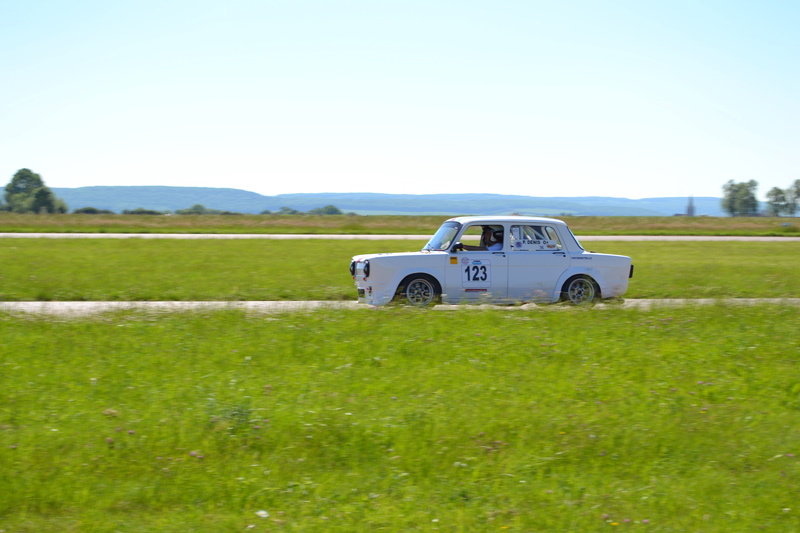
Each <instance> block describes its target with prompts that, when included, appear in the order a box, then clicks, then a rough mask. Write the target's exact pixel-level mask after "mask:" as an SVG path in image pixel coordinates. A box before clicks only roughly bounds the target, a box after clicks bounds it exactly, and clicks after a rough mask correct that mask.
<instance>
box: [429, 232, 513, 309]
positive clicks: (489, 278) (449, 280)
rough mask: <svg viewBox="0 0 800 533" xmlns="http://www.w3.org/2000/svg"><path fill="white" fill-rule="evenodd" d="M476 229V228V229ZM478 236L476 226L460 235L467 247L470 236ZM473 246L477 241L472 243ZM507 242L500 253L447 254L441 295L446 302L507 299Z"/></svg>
mask: <svg viewBox="0 0 800 533" xmlns="http://www.w3.org/2000/svg"><path fill="white" fill-rule="evenodd" d="M476 228H477V229H476ZM475 233H478V235H479V234H480V227H475V226H473V227H472V228H467V229H465V230H464V232H463V233H462V239H464V241H463V242H464V244H467V245H468V247H469V245H470V244H469V243H470V241H469V239H470V236H471V235H473V236H474V234H475ZM475 244H477V241H475ZM507 249H508V239H503V241H502V248H501V249H500V250H493V251H490V250H469V249H467V250H463V251H459V252H453V253H451V254H450V264H449V265H448V267H447V270H446V276H445V285H446V286H445V287H444V294H445V297H446V299H447V300H448V301H457V302H458V301H467V302H476V301H484V300H485V301H487V302H491V301H503V300H505V299H506V298H507V296H508V254H507V253H506V250H507Z"/></svg>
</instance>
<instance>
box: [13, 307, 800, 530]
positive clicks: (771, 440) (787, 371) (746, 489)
mask: <svg viewBox="0 0 800 533" xmlns="http://www.w3.org/2000/svg"><path fill="white" fill-rule="evenodd" d="M799 315H800V312H799V311H798V310H797V309H796V308H783V307H779V306H754V307H750V308H737V307H727V306H724V305H719V306H714V307H712V308H709V307H697V308H692V307H689V308H681V309H673V310H668V309H661V310H652V311H646V312H641V311H628V310H622V309H609V310H603V311H599V310H594V311H592V310H585V309H574V308H566V309H565V308H545V309H537V310H535V311H533V312H529V313H528V312H524V313H507V312H503V311H494V310H479V309H474V308H466V309H464V310H460V311H458V312H457V313H455V314H454V313H441V312H437V311H426V310H416V309H414V310H409V309H397V308H388V309H381V310H377V311H376V310H366V309H364V310H359V311H346V312H344V311H338V312H333V311H317V312H313V313H290V314H285V315H275V316H269V317H265V316H263V315H248V314H245V313H241V312H217V313H199V314H197V313H182V314H142V313H120V314H111V315H104V316H103V317H102V318H101V319H92V320H85V319H70V320H58V321H54V320H41V319H36V318H31V317H15V316H10V315H0V464H2V465H3V468H2V469H0V517H2V524H3V528H4V529H7V530H9V531H59V532H70V531H98V532H106V531H108V532H111V531H159V532H173V531H174V532H177V531H187V530H191V531H200V532H204V531H208V532H217V531H225V530H245V529H247V528H251V529H255V530H257V531H260V530H271V529H275V528H283V529H286V530H294V531H332V532H339V531H340V532H348V533H349V532H353V531H376V530H380V529H384V530H388V531H430V530H432V529H433V528H438V529H439V530H445V531H495V530H497V531H506V530H511V531H587V532H592V531H607V530H609V529H616V528H619V529H622V528H636V530H637V531H640V530H641V531H700V530H702V531H705V532H710V533H713V532H725V533H728V532H731V531H755V530H759V529H760V528H765V529H766V530H776V531H795V530H798V529H800V519H798V513H797V509H796V497H795V495H794V494H795V488H796V486H797V485H798V483H800V463H798V461H800V449H798V442H800V438H798V437H800V434H798V428H800V380H799V379H798V377H797V372H796V371H795V370H796V367H797V364H798V359H799V358H800V343H799V342H798V339H800V320H798V318H800V316H799ZM259 511H265V512H266V513H267V514H268V516H267V517H266V518H262V517H261V516H259V515H258V514H257V513H258V512H259ZM263 514H264V513H262V515H263Z"/></svg>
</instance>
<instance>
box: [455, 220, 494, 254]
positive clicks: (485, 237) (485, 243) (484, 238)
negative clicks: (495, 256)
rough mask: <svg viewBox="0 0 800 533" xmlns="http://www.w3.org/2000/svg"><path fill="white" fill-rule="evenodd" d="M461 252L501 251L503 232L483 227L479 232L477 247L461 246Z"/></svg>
mask: <svg viewBox="0 0 800 533" xmlns="http://www.w3.org/2000/svg"><path fill="white" fill-rule="evenodd" d="M461 249H462V250H468V251H473V252H485V251H489V252H497V251H500V250H502V249H503V230H502V229H499V230H496V229H493V228H492V227H491V226H483V231H482V232H481V242H480V244H479V245H478V246H470V245H468V244H463V245H461Z"/></svg>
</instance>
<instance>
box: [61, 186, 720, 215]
mask: <svg viewBox="0 0 800 533" xmlns="http://www.w3.org/2000/svg"><path fill="white" fill-rule="evenodd" d="M52 190H53V192H54V193H55V195H56V196H58V197H60V198H63V199H64V201H65V202H66V203H67V205H68V206H69V209H70V210H71V211H72V210H75V209H79V208H82V207H96V208H98V209H109V210H111V211H114V212H116V213H121V212H122V211H124V210H133V209H137V208H144V209H152V210H156V211H176V210H178V209H186V208H189V207H191V206H193V205H196V204H201V205H203V206H205V207H207V208H208V209H216V210H220V211H233V212H238V213H260V212H262V211H265V210H270V211H279V210H280V209H281V208H282V207H291V208H292V209H297V210H298V211H309V210H311V209H315V208H318V207H324V206H326V205H335V206H336V207H338V208H339V209H341V210H342V211H344V212H354V213H357V214H360V215H379V214H380V215H461V214H484V215H500V214H511V213H520V214H524V215H546V216H547V215H549V216H556V215H576V216H671V215H674V214H678V213H680V214H683V213H686V208H687V205H688V198H686V197H675V198H643V199H641V200H631V199H628V198H609V197H601V196H583V197H559V198H549V197H548V198H538V197H533V196H514V195H502V194H421V195H412V194H381V193H307V194H280V195H277V196H263V195H260V194H257V193H254V192H249V191H244V190H241V189H226V188H214V187H166V186H96V187H77V188H58V187H52ZM720 203H721V199H720V198H714V197H699V198H695V199H694V205H695V212H696V214H697V215H708V216H725V213H724V212H723V211H722V210H721V208H720Z"/></svg>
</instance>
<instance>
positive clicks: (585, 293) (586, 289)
mask: <svg viewBox="0 0 800 533" xmlns="http://www.w3.org/2000/svg"><path fill="white" fill-rule="evenodd" d="M599 299H600V287H599V286H598V285H597V282H596V281H595V280H593V279H592V278H590V277H589V276H574V277H572V278H569V279H568V280H567V282H566V283H564V286H563V287H562V288H561V301H563V302H569V303H571V304H572V305H590V304H594V303H596V302H597V301H598V300H599Z"/></svg>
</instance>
